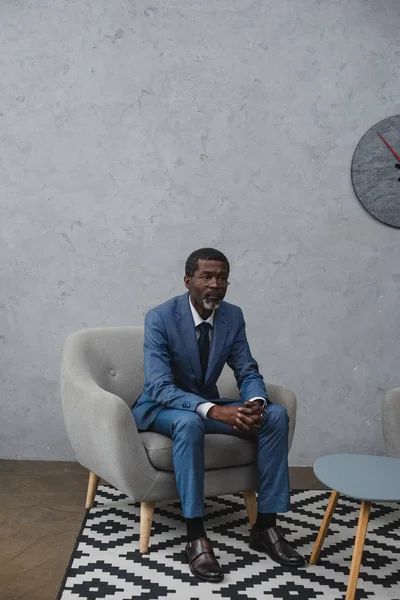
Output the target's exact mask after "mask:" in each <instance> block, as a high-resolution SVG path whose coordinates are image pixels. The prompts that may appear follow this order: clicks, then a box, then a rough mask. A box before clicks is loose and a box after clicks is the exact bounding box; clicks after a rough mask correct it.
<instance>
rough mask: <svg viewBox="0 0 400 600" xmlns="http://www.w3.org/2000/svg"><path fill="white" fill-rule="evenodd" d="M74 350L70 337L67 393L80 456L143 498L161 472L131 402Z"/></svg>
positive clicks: (68, 418) (70, 430)
mask: <svg viewBox="0 0 400 600" xmlns="http://www.w3.org/2000/svg"><path fill="white" fill-rule="evenodd" d="M72 337H73V336H72ZM73 350H74V345H73V344H69V343H68V340H67V342H66V346H65V349H64V353H63V359H62V366H61V398H62V407H63V413H64V419H65V426H66V430H67V434H68V437H69V440H70V442H71V445H72V447H73V449H74V452H75V454H76V457H77V459H78V461H79V462H80V463H81V464H82V465H83V466H84V467H86V468H87V469H89V470H90V471H93V473H95V474H96V475H98V476H99V477H102V478H103V479H105V480H106V481H107V482H109V483H111V484H112V485H114V486H115V487H116V488H118V489H119V490H121V491H122V492H124V493H125V494H127V495H129V496H130V497H131V498H133V499H134V500H135V501H140V500H142V499H143V498H144V497H145V496H146V494H147V492H148V491H149V490H150V489H151V487H152V485H153V483H154V481H155V479H156V476H157V473H156V471H155V469H154V468H153V466H152V465H151V463H150V462H149V460H148V458H147V455H146V452H145V450H144V447H143V444H142V442H141V440H140V437H139V433H138V430H137V427H136V424H135V422H134V419H133V417H132V414H131V412H130V410H129V407H128V406H127V404H126V403H125V402H124V400H122V398H120V397H119V396H116V395H115V394H112V393H110V392H107V391H106V390H104V389H102V388H101V387H100V386H99V385H98V384H97V383H96V382H95V381H94V379H93V378H92V376H91V374H90V371H89V369H88V368H87V367H86V365H85V364H84V363H82V361H78V360H77V357H76V354H75V352H73ZM80 358H82V357H80Z"/></svg>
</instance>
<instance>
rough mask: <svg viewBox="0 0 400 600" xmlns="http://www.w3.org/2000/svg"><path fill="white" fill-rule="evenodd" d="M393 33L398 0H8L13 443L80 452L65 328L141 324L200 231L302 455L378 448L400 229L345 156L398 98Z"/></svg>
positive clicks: (1, 376) (1, 221) (4, 16)
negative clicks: (366, 193)
mask: <svg viewBox="0 0 400 600" xmlns="http://www.w3.org/2000/svg"><path fill="white" fill-rule="evenodd" d="M399 27H400V8H399V4H398V2H396V1H395V0H393V1H384V0H382V1H378V0H376V1H375V2H374V1H367V0H352V1H344V0H335V1H332V2H321V1H319V0H286V1H285V2H283V1H282V2H281V1H272V0H255V1H251V0H234V1H229V2H228V1H227V0H215V1H212V0H196V1H193V0H171V2H162V1H160V0H151V1H150V0H149V2H144V1H143V2H136V3H134V2H132V1H130V0H107V1H106V0H87V1H86V2H82V1H81V0H70V1H69V2H66V1H65V0H51V1H50V0H35V1H32V2H30V1H27V0H18V1H17V0H16V1H14V2H11V0H8V1H7V0H3V2H1V4H0V46H1V48H0V50H1V51H0V76H1V77H0V81H1V84H0V169H1V170H0V174H1V175H0V189H1V195H0V203H1V204H0V232H1V240H0V257H1V269H0V277H1V291H0V402H1V424H0V437H1V440H0V456H1V457H3V458H32V459H33V458H43V459H71V458H73V453H72V450H71V447H70V445H69V442H68V439H67V437H66V434H65V431H64V427H63V420H62V414H61V408H60V397H59V364H60V355H61V349H62V345H63V341H64V339H65V337H66V336H67V335H68V334H69V333H70V332H73V331H75V330H78V329H81V328H85V327H94V326H104V325H117V324H121V325H123V324H139V323H141V322H142V320H143V315H144V314H145V312H146V311H147V310H148V309H149V308H150V307H152V306H154V305H155V304H157V303H159V302H161V301H162V300H164V299H167V298H168V297H169V296H171V295H175V294H178V293H180V292H181V291H183V283H182V277H183V264H184V261H185V259H186V257H187V255H188V254H189V252H190V251H192V250H193V249H194V248H196V247H199V246H203V245H213V246H217V247H218V248H221V249H222V250H224V251H225V252H226V253H227V254H228V256H229V258H230V259H231V262H232V265H233V269H232V276H231V280H232V286H231V288H230V290H229V298H228V299H229V300H230V301H232V302H234V303H238V304H240V305H241V306H242V307H243V309H244V312H245V315H246V314H247V321H248V334H249V339H250V341H251V346H252V349H253V353H254V354H255V356H256V357H257V358H258V360H259V363H260V365H261V368H262V371H263V373H264V376H265V378H266V379H268V380H271V381H275V382H281V383H284V384H286V385H288V386H289V387H291V388H292V389H293V390H294V391H295V392H296V394H297V396H298V400H299V411H298V426H297V433H296V437H295V442H294V445H293V449H292V454H291V464H292V465H309V464H312V462H313V461H314V459H315V458H316V457H317V456H319V455H321V454H323V453H327V452H341V451H360V452H371V453H373V452H382V451H383V441H382V434H381V422H380V411H381V408H380V403H381V399H382V395H383V393H384V391H385V390H387V389H389V388H391V387H395V386H398V385H399V378H398V372H399V361H400V342H399V338H400V335H399V334H400V319H399V312H400V309H399V291H400V289H399V288H400V260H399V246H400V231H399V230H395V229H390V228H388V227H385V226H383V225H381V224H380V223H378V222H377V221H374V220H373V219H372V218H371V217H369V216H368V214H367V213H366V212H364V210H363V209H362V208H361V206H360V205H359V203H358V201H357V200H356V198H355V196H354V194H353V191H352V187H351V183H350V161H351V157H352V153H353V150H354V147H355V145H356V144H357V142H358V140H359V138H360V137H361V135H362V134H363V133H364V132H365V130H366V129H368V128H369V127H370V126H371V125H372V124H374V123H375V122H376V121H378V120H380V119H382V118H384V117H387V116H389V115H391V114H395V113H399V112H400V97H399V71H398V65H399V56H400V48H399V44H398V40H399Z"/></svg>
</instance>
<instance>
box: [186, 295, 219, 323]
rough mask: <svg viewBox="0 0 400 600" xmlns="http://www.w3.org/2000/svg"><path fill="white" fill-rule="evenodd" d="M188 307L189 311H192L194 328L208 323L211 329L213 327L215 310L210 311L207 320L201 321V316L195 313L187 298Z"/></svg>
mask: <svg viewBox="0 0 400 600" xmlns="http://www.w3.org/2000/svg"><path fill="white" fill-rule="evenodd" d="M189 306H190V310H191V311H192V317H193V321H194V326H195V327H197V326H198V325H200V323H203V322H204V323H209V324H210V325H211V327H214V315H215V310H213V311H212V313H211V315H210V316H209V317H208V319H205V320H204V319H202V318H201V316H200V315H199V313H198V312H197V310H196V309H195V307H194V306H193V304H192V301H191V299H190V296H189Z"/></svg>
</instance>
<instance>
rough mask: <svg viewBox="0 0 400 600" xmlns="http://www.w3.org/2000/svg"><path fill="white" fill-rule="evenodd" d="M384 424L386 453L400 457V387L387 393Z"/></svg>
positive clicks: (384, 403) (384, 404)
mask: <svg viewBox="0 0 400 600" xmlns="http://www.w3.org/2000/svg"><path fill="white" fill-rule="evenodd" d="M382 424H383V437H384V439H385V446H386V454H387V455H388V456H393V457H395V458H396V457H398V458H400V388H396V389H394V390H389V391H388V392H387V393H386V394H385V397H384V399H383V405H382Z"/></svg>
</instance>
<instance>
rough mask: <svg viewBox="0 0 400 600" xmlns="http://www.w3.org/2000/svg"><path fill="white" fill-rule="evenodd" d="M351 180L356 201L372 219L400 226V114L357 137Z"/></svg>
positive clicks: (384, 120) (380, 122)
mask: <svg viewBox="0 0 400 600" xmlns="http://www.w3.org/2000/svg"><path fill="white" fill-rule="evenodd" d="M351 179H352V182H353V187H354V191H355V193H356V194H357V198H358V199H359V201H360V202H361V204H362V205H363V206H364V208H365V209H366V210H367V211H368V212H369V213H370V214H371V215H372V216H373V217H375V219H378V220H379V221H382V223H386V225H391V226H392V227H400V115H394V116H393V117H388V118H387V119H383V121H379V123H377V124H376V125H373V127H371V129H369V130H368V131H367V133H366V134H365V135H364V136H363V137H362V138H361V140H360V141H359V142H358V145H357V148H356V149H355V151H354V155H353V161H352V163H351Z"/></svg>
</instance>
